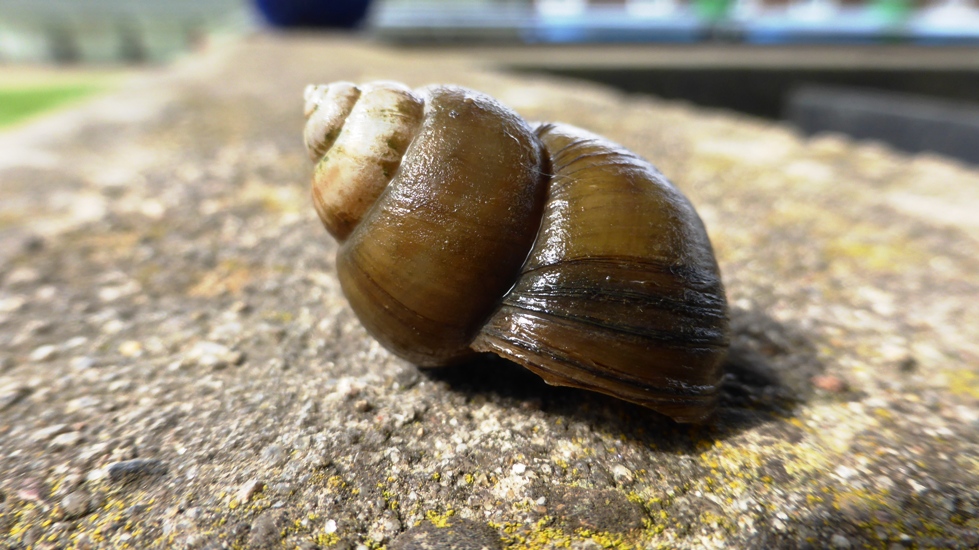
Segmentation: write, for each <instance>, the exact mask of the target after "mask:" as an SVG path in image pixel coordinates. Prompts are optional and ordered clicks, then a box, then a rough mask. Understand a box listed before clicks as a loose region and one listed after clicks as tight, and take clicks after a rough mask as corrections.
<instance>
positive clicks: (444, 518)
mask: <svg viewBox="0 0 979 550" xmlns="http://www.w3.org/2000/svg"><path fill="white" fill-rule="evenodd" d="M455 514H456V512H455V510H446V511H445V513H444V514H439V513H438V512H436V511H435V510H429V511H427V512H425V517H426V518H428V521H430V522H431V523H432V525H434V526H436V527H440V528H442V527H448V526H449V525H450V524H451V522H450V521H449V518H451V517H452V516H454V515H455Z"/></svg>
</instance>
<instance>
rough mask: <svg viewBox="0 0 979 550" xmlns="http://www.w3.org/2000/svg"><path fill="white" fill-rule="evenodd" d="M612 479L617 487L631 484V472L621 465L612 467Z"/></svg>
mask: <svg viewBox="0 0 979 550" xmlns="http://www.w3.org/2000/svg"><path fill="white" fill-rule="evenodd" d="M612 477H613V478H614V479H615V482H616V483H618V484H619V485H626V484H629V483H632V471H631V470H629V468H626V467H625V466H623V465H621V464H616V465H615V466H612Z"/></svg>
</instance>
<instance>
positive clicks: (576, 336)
mask: <svg viewBox="0 0 979 550" xmlns="http://www.w3.org/2000/svg"><path fill="white" fill-rule="evenodd" d="M333 86H335V85H330V86H326V87H323V86H320V87H311V88H308V89H307V93H306V97H307V117H308V121H307V127H306V134H305V139H306V143H307V148H308V149H309V150H310V154H311V155H313V156H315V157H316V158H317V159H318V160H319V164H318V166H317V168H316V172H315V174H314V178H313V197H314V204H316V208H317V212H318V213H319V214H320V218H321V219H322V220H323V222H324V224H325V225H326V226H327V228H328V229H329V230H330V232H331V233H333V234H334V236H336V237H337V239H338V241H340V242H341V247H340V250H339V252H338V254H337V271H338V276H339V279H340V282H341V286H342V287H343V290H344V293H345V294H346V296H347V298H348V300H349V302H350V304H351V307H352V308H353V309H354V311H355V312H356V313H357V315H358V317H359V318H360V319H361V322H362V323H363V324H364V326H365V327H366V328H367V330H368V331H369V332H370V333H371V334H372V335H373V336H374V337H375V338H377V339H378V340H379V341H380V342H381V343H382V344H383V345H385V347H387V348H388V349H390V350H391V351H393V352H394V353H396V354H398V355H400V356H401V357H403V358H405V359H408V360H410V361H412V362H414V363H416V364H419V365H422V366H437V365H444V364H449V363H453V362H458V361H461V360H463V359H465V358H466V357H468V356H469V355H471V354H473V353H476V352H493V353H496V354H498V355H501V356H503V357H505V358H507V359H510V360H512V361H515V362H517V363H519V364H522V365H524V366H525V367H527V368H529V369H531V370H533V371H534V372H536V373H537V374H539V375H540V376H541V377H542V378H544V380H545V381H547V382H548V383H551V384H556V385H565V386H575V387H580V388H585V389H589V390H593V391H598V392H602V393H606V394H609V395H613V396H615V397H619V398H621V399H625V400H628V401H632V402H635V403H638V404H641V405H644V406H647V407H649V408H652V409H654V410H656V411H658V412H661V413H664V414H666V415H668V416H671V417H672V418H674V419H675V420H677V421H700V420H702V419H703V418H705V417H706V416H708V415H709V414H710V412H711V411H712V410H713V408H714V406H715V404H716V400H717V395H718V391H719V387H720V380H721V377H722V375H723V373H722V360H723V358H724V355H725V353H726V347H727V343H728V332H727V330H728V329H727V306H726V300H725V297H724V288H723V285H722V283H721V279H720V274H719V270H718V267H717V263H716V261H715V259H714V256H713V251H712V249H711V245H710V241H709V239H708V237H707V233H706V231H705V230H704V227H703V224H702V223H701V221H700V218H699V217H698V216H697V214H696V212H695V211H694V209H693V207H692V206H691V205H690V203H689V201H688V200H687V199H686V198H685V197H684V196H683V195H682V194H681V193H680V192H679V191H677V190H676V188H674V187H673V186H672V185H671V184H670V183H669V182H668V181H667V180H666V179H665V178H664V177H663V176H662V174H660V173H659V172H658V171H657V170H656V169H655V168H654V167H653V166H652V165H651V164H649V163H648V162H646V161H645V160H643V159H641V158H639V157H637V156H636V155H634V154H633V153H631V152H629V151H627V150H626V149H624V148H622V147H621V146H618V145H616V144H614V143H611V142H609V141H607V140H605V139H604V138H601V137H599V136H597V135H594V134H591V133H589V132H586V131H584V130H581V129H578V128H574V127H572V126H568V125H554V124H542V125H540V126H538V127H537V128H531V127H530V126H529V125H528V124H527V123H526V122H524V121H523V119H521V118H520V117H519V116H518V115H516V114H515V113H513V112H512V111H510V110H509V109H507V108H506V107H504V106H502V105H501V104H499V103H498V102H496V101H495V100H493V99H492V98H489V97H488V96H485V95H483V94H480V93H478V92H473V91H471V90H467V89H464V88H459V87H453V86H432V87H428V88H422V89H419V90H415V91H411V90H408V89H407V88H405V87H403V86H401V85H396V84H393V83H383V84H370V85H365V86H362V87H359V88H358V87H354V89H353V90H351V89H350V88H349V87H348V85H347V83H340V84H339V85H338V86H337V89H335V90H332V91H331V88H332V87H333ZM334 97H335V98H336V100H335V102H336V103H337V104H336V105H335V104H329V105H326V104H325V103H327V102H328V101H330V99H329V98H334ZM351 97H353V100H352V101H351V100H350V98H351ZM317 102H319V103H317ZM311 103H312V104H314V107H313V108H312V109H311V108H310V104H311ZM348 104H349V105H348ZM321 110H322V113H320V111H321ZM344 112H345V113H346V114H345V115H343V114H342V113H344ZM337 113H341V114H340V115H338V114H337ZM365 128H366V130H365Z"/></svg>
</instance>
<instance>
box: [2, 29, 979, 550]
mask: <svg viewBox="0 0 979 550" xmlns="http://www.w3.org/2000/svg"><path fill="white" fill-rule="evenodd" d="M379 78H383V79H394V80H400V81H404V82H406V83H408V84H410V85H422V84H427V83H431V82H454V83H458V84H463V85H467V86H470V87H473V88H476V89H479V90H482V91H484V92H486V93H489V94H491V95H494V96H496V97H497V98H499V99H500V100H502V101H503V102H504V103H507V104H509V105H510V106H512V107H513V108H515V109H516V110H518V111H519V112H521V113H522V114H523V115H524V116H526V117H527V118H528V119H533V120H557V121H564V122H569V123H572V124H576V125H579V126H582V127H585V128H587V129H589V130H592V131H595V132H598V133H600V134H604V135H606V136H608V137H609V138H611V139H613V140H616V141H619V142H621V143H623V144H625V145H627V146H628V147H630V148H632V149H634V150H635V151H636V152H638V153H640V154H642V155H643V156H645V157H646V158H648V159H649V160H651V161H652V162H653V163H654V164H656V165H657V166H658V167H659V168H660V169H661V170H662V171H663V172H664V173H665V174H666V175H667V176H668V177H669V178H670V179H671V180H673V181H674V183H676V184H677V186H678V187H680V188H681V189H682V190H683V191H684V192H685V193H686V194H687V195H688V196H689V197H690V199H691V200H692V202H693V203H694V204H695V205H696V206H697V208H698V210H699V212H700V214H701V216H702V218H703V219H704V222H705V224H706V225H707V228H708V231H709V233H710V236H711V239H712V241H713V243H714V246H715V249H716V251H717V255H718V260H719V262H720V265H721V270H722V272H723V275H724V280H725V284H726V286H727V289H728V294H729V299H730V302H731V304H732V310H731V321H732V327H733V344H732V350H731V356H730V358H729V360H728V364H727V371H728V375H727V377H726V379H725V382H724V394H723V397H722V406H721V408H720V409H719V410H718V412H717V414H716V415H715V417H714V418H713V419H712V420H711V421H710V422H708V423H706V424H704V425H699V426H698V425H695V426H690V425H678V424H674V423H673V422H671V421H669V420H667V419H664V418H662V417H660V416H658V415H656V414H655V413H652V412H650V411H647V410H644V409H642V408H640V407H636V406H633V405H629V404H626V403H622V402H619V401H616V400H614V399H611V398H607V397H603V396H598V395H593V394H589V393H585V392H580V391H576V390H571V389H563V388H553V387H549V386H546V385H545V384H543V383H542V382H540V380H539V379H537V378H536V377H534V376H533V375H532V374H530V373H528V372H526V371H525V370H523V369H521V368H519V367H516V366H514V365H512V364H509V363H505V362H502V361H497V360H481V361H478V362H476V363H474V364H470V365H465V366H461V367H457V368H452V369H446V370H440V371H421V370H419V369H417V368H416V367H414V366H413V365H410V364H407V363H405V362H403V361H401V360H399V359H397V358H395V357H393V356H391V355H390V354H389V353H388V352H386V351H385V350H384V349H383V348H381V347H380V346H379V345H378V344H376V343H375V342H374V341H373V340H372V339H371V338H370V337H369V336H368V335H367V334H366V333H365V332H364V330H363V329H362V328H361V327H360V325H359V323H358V322H357V320H356V318H355V317H354V316H353V314H352V312H351V311H350V310H349V309H348V307H347V305H346V302H345V300H344V298H343V296H342V294H341V293H340V289H339V285H338V283H337V280H336V278H335V275H334V273H333V261H334V260H333V255H334V252H335V245H334V244H333V243H332V242H331V240H330V239H329V238H328V236H327V235H326V234H325V232H324V231H323V229H322V227H321V226H320V223H319V222H318V220H317V219H316V217H315V213H314V212H313V209H312V206H311V204H310V200H309V198H308V190H307V184H308V183H307V182H308V179H309V176H310V174H311V171H312V166H311V163H310V162H309V160H308V158H307V157H306V155H305V152H304V151H303V148H302V142H301V130H302V126H303V118H302V97H301V96H302V89H303V87H304V86H305V85H306V84H307V83H319V82H330V81H334V80H340V79H345V80H352V81H365V80H372V79H379ZM0 145H2V146H0V182H2V185H0V284H2V286H0V546H3V547H9V548H26V547H30V548H164V547H167V548H228V547H231V548H244V547H252V548H279V547H283V548H297V547H298V548H379V547H385V546H386V547H389V548H403V549H406V548H446V547H453V546H454V547H457V548H577V549H594V548H705V547H706V548H826V547H835V548H863V547H869V548H895V549H896V548H928V547H941V548H948V547H952V548H968V547H975V546H976V545H979V520H977V519H976V517H977V514H979V489H977V488H979V460H977V456H979V445H977V444H979V407H977V404H979V308H977V306H976V305H975V303H976V297H977V296H979V282H977V281H979V244H977V243H979V216H977V215H976V213H977V212H979V171H977V170H976V169H972V168H968V167H966V166H962V165H958V164H956V163H954V162H950V161H947V160H943V159H940V158H937V157H929V156H916V157H910V156H905V155H899V154H895V153H892V152H890V151H888V150H886V149H884V148H882V147H880V146H877V145H873V144H858V143H852V142H849V141H847V140H845V139H842V138H838V137H818V138H816V139H813V140H804V139H801V138H800V137H798V136H797V135H796V134H794V133H793V132H791V131H790V130H788V129H786V128H784V127H781V126H778V125H775V124H771V123H767V122H761V121H758V120H754V119H748V118H744V117H739V116H736V115H733V114H730V113H722V112H707V111H702V110H698V109H695V108H692V107H690V106H687V105H683V104H678V103H671V102H663V101H659V100H656V99H653V98H648V97H634V96H623V95H620V94H618V93H615V92H613V91H611V90H608V89H604V88H601V87H599V86H596V85H591V84H585V83H581V82H573V81H566V80H557V79H552V78H544V77H535V76H531V75H521V76H514V75H507V74H502V73H500V72H494V71H493V70H490V69H488V68H486V67H485V66H483V64H482V63H480V62H478V61H476V60H472V59H465V58H461V57H453V56H451V55H447V56H439V57H438V58H437V59H433V58H426V57H423V56H420V55H419V54H417V53H413V52H412V51H411V50H404V51H397V50H391V49H386V48H383V47H380V46H374V45H369V44H364V43H362V42H359V41H358V40H356V39H352V38H344V37H334V38H329V37H325V38H324V37H319V38H317V37H284V36H255V37H251V38H249V39H247V40H245V41H243V42H242V43H239V44H236V45H234V46H233V47H230V48H227V49H222V50H220V51H215V52H211V53H208V54H205V55H202V56H199V57H196V58H192V59H188V60H186V61H184V62H182V63H180V64H178V65H176V66H175V67H172V68H170V69H168V70H166V71H164V72H163V74H159V75H149V76H144V77H141V78H140V79H139V80H138V81H135V82H133V83H132V84H131V85H129V86H128V87H127V88H126V89H124V90H122V91H120V92H118V93H115V94H114V95H112V96H111V97H106V98H102V99H99V100H97V101H95V102H94V103H89V104H87V105H83V106H79V107H77V108H76V109H74V110H73V111H71V112H66V113H61V114H58V115H55V116H54V118H51V119H48V120H44V121H39V122H37V123H35V124H33V125H31V126H28V127H23V128H18V129H15V130H12V131H9V132H7V133H5V134H0Z"/></svg>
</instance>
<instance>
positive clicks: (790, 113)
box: [786, 86, 979, 164]
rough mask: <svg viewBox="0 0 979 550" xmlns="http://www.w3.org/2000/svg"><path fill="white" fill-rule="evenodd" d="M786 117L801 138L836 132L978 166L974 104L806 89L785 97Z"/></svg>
mask: <svg viewBox="0 0 979 550" xmlns="http://www.w3.org/2000/svg"><path fill="white" fill-rule="evenodd" d="M786 117H787V118H788V120H789V121H790V122H792V123H793V124H795V125H796V126H798V127H799V128H801V129H802V130H803V131H804V132H806V133H807V134H815V133H819V132H838V133H841V134H847V135H849V136H852V137H854V138H857V139H874V140H878V141H884V142H887V143H889V144H891V145H892V146H894V147H896V148H897V149H901V150H904V151H909V152H912V153H917V152H920V151H932V152H935V153H939V154H943V155H947V156H950V157H955V158H959V159H962V160H966V161H969V162H973V163H976V164H979V104H977V105H972V104H968V103H961V102H953V101H944V100H937V99H934V98H928V97H921V96H915V95H907V94H895V93H893V92H890V93H884V92H879V91H867V90H859V89H853V88H831V87H824V86H806V87H804V88H800V89H799V90H796V91H795V92H793V93H792V94H791V95H790V98H789V101H788V107H787V112H786Z"/></svg>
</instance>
